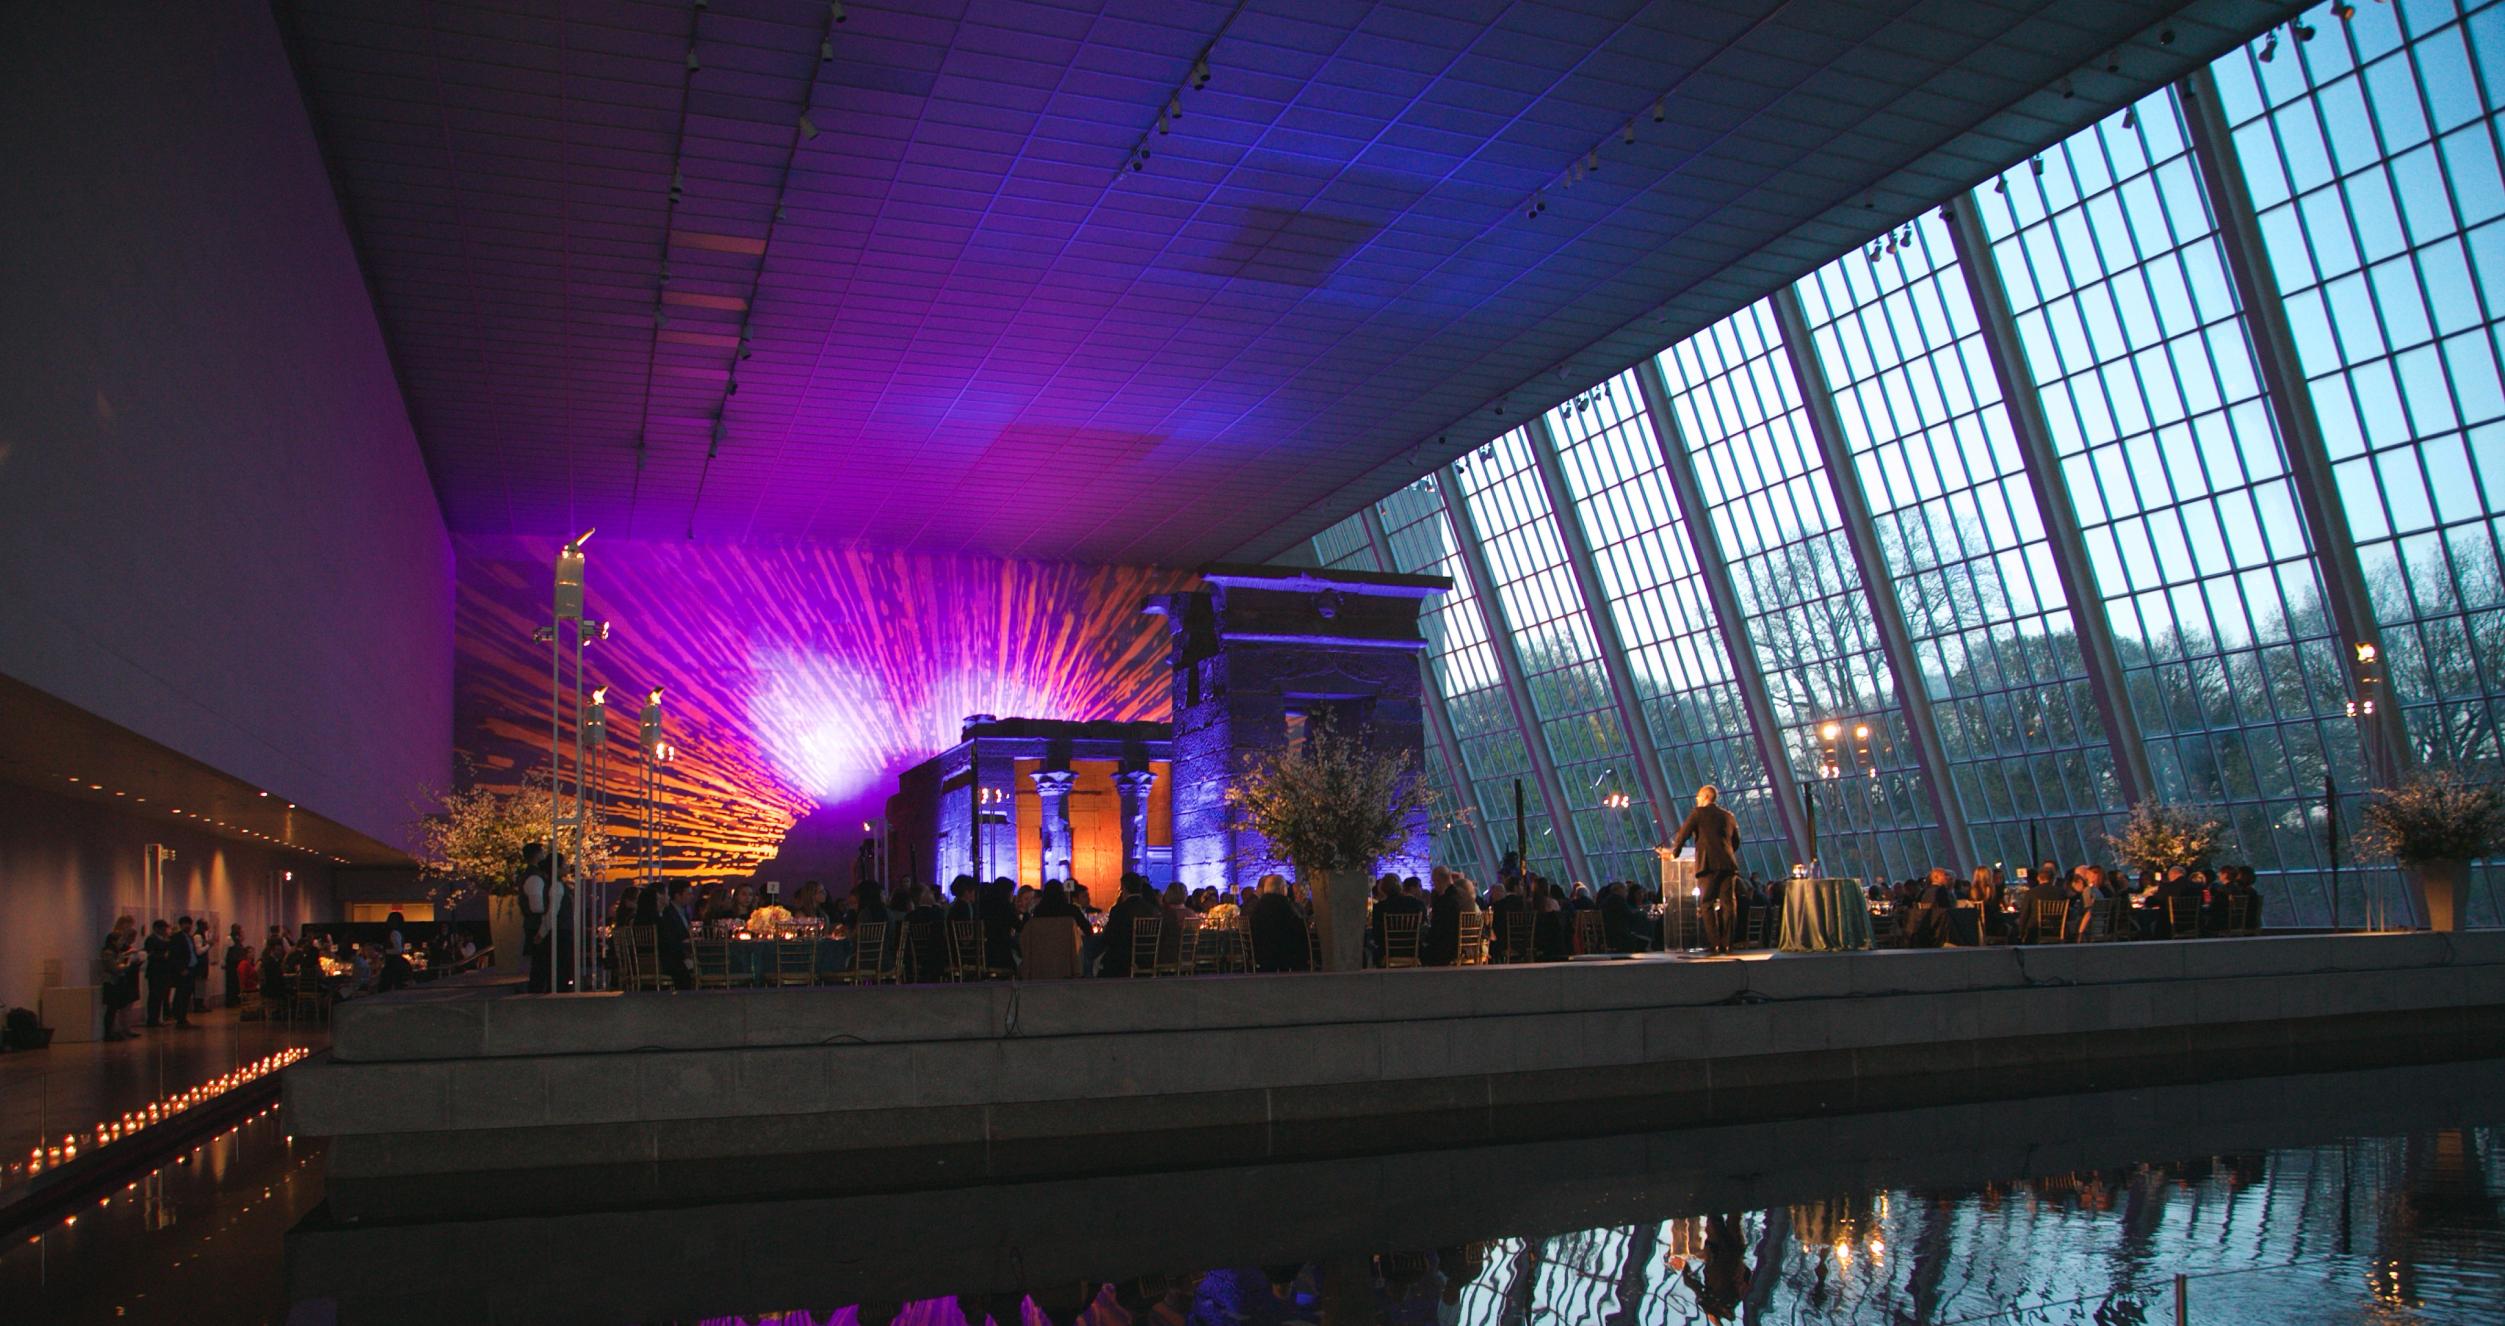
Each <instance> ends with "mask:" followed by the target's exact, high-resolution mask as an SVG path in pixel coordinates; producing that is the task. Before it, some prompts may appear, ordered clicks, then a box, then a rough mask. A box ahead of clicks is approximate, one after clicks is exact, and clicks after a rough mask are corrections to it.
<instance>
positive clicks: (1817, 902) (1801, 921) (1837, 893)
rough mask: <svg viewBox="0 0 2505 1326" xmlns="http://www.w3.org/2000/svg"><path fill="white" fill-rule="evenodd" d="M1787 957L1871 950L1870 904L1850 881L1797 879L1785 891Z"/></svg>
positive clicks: (1783, 941) (1784, 940)
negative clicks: (1800, 954)
mask: <svg viewBox="0 0 2505 1326" xmlns="http://www.w3.org/2000/svg"><path fill="white" fill-rule="evenodd" d="M1780 947H1781V948H1782V950H1783V951H1784V952H1786V953H1833V952H1839V951H1841V950H1844V949H1856V948H1868V947H1870V903H1869V901H1868V900H1866V899H1864V898H1863V897H1862V896H1861V886H1860V885H1859V884H1857V883H1855V882H1854V881H1852V880H1849V879H1796V880H1793V881H1792V882H1791V883H1789V884H1787V885H1785V886H1784V889H1783V939H1782V944H1781V946H1780Z"/></svg>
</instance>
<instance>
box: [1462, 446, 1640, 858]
mask: <svg viewBox="0 0 2505 1326" xmlns="http://www.w3.org/2000/svg"><path fill="white" fill-rule="evenodd" d="M1453 472H1454V473H1455V474H1456V475H1457V476H1458V477H1459V478H1460V480H1461V494H1462V497H1463V499H1464V501H1465V503H1466V506H1465V507H1464V510H1466V511H1467V512H1468V513H1469V518H1470V526H1471V528H1472V529H1474V530H1476V531H1477V533H1478V537H1479V546H1480V548H1481V549H1482V550H1483V551H1485V553H1486V554H1487V565H1488V571H1489V573H1490V574H1491V575H1493V576H1494V578H1495V581H1496V600H1495V601H1496V604H1497V608H1498V611H1499V613H1500V616H1501V620H1502V621H1503V622H1504V624H1505V629H1506V631H1507V632H1508V633H1509V634H1510V635H1511V637H1512V639H1513V644H1514V649H1515V651H1516V653H1517V655H1518V656H1519V657H1520V658H1521V660H1522V680H1523V686H1524V689H1525V690H1527V691H1528V692H1529V694H1530V697H1531V708H1532V710H1533V712H1535V713H1537V714H1538V715H1539V722H1540V730H1541V732H1542V734H1543V735H1544V737H1545V739H1546V740H1547V742H1548V753H1549V758H1551V759H1552V760H1554V761H1555V762H1556V765H1557V781H1558V783H1559V784H1560V791H1562V792H1563V793H1564V795H1565V800H1566V804H1567V805H1568V806H1570V807H1572V813H1573V815H1574V819H1575V827H1576V832H1577V834H1578V836H1579V840H1580V841H1581V843H1582V844H1583V854H1584V858H1585V860H1586V862H1587V863H1588V864H1589V865H1590V867H1591V869H1592V870H1593V871H1594V872H1595V873H1596V874H1598V875H1600V876H1601V878H1603V879H1627V878H1636V879H1640V878H1643V877H1644V875H1645V874H1646V873H1647V867H1648V866H1649V865H1650V857H1651V846H1652V841H1653V832H1652V806H1651V803H1650V802H1649V801H1648V800H1647V799H1646V798H1645V796H1644V784H1643V782H1642V775H1640V774H1638V773H1637V772H1636V770H1635V767H1634V764H1633V760H1634V758H1635V757H1634V753H1633V752H1632V751H1630V750H1629V749H1628V748H1627V741H1626V731H1625V728H1624V726H1623V725H1622V724H1621V723H1620V722H1619V719H1618V711H1617V708H1616V702H1615V701H1614V700H1613V699H1612V698H1611V695H1610V688H1609V677H1608V673H1607V671H1606V669H1605V668H1604V667H1603V666H1602V663H1601V659H1600V645H1599V642H1598V641H1597V640H1596V639H1595V638H1594V636H1593V634H1592V622H1591V618H1590V617H1589V616H1587V615H1586V614H1585V611H1584V605H1583V594H1582V591H1581V589H1580V588H1579V587H1578V586H1577V585H1576V583H1575V579H1574V572H1573V570H1572V569H1571V568H1570V567H1568V566H1567V564H1566V552H1565V547H1564V545H1563V544H1562V543H1560V542H1559V541H1558V538H1557V524H1556V521H1557V512H1556V508H1555V507H1554V506H1553V505H1552V504H1551V503H1550V501H1549V499H1548V490H1547V488H1546V487H1545V486H1544V485H1543V484H1542V483H1541V482H1540V475H1539V469H1538V466H1537V464H1536V463H1535V461H1534V460H1533V458H1532V455H1531V441H1530V434H1529V433H1528V432H1527V431H1525V430H1523V429H1519V428H1517V429H1515V430H1514V431H1512V432H1510V433H1507V434H1505V435H1504V436H1503V437H1500V438H1498V439H1496V440H1495V441H1494V442H1491V443H1489V444H1488V445H1486V446H1484V447H1482V448H1480V449H1479V451H1478V452H1477V454H1475V455H1472V456H1470V457H1467V458H1465V459H1463V460H1458V461H1455V462H1454V463H1453ZM1613 797H1624V798H1625V799H1626V800H1627V803H1628V804H1627V805H1626V806H1624V807H1623V808H1621V807H1614V806H1611V805H1609V804H1607V803H1608V802H1609V801H1610V800H1611V799H1612V798H1613Z"/></svg>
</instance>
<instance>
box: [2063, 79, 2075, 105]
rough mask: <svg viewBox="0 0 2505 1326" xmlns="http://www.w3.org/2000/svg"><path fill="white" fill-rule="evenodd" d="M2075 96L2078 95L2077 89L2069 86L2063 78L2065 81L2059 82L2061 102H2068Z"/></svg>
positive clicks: (2067, 81)
mask: <svg viewBox="0 0 2505 1326" xmlns="http://www.w3.org/2000/svg"><path fill="white" fill-rule="evenodd" d="M2077 95H2079V89H2077V88H2075V87H2072V86H2071V85H2070V80H2069V79H2067V78H2065V79H2063V80H2061V99H2062V100H2064V101H2068V100H2070V99H2071V98H2072V97H2075V96H2077Z"/></svg>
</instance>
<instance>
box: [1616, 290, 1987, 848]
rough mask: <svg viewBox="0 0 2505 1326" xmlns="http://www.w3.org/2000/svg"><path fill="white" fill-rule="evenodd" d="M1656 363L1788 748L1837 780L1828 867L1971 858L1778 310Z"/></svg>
mask: <svg viewBox="0 0 2505 1326" xmlns="http://www.w3.org/2000/svg"><path fill="white" fill-rule="evenodd" d="M1660 362H1661V369H1662V373H1663V375H1664V376H1665V377H1667V378H1668V379H1669V383H1670V391H1671V399H1672V409H1673V410H1674V411H1675V413H1676V417H1677V422H1678V428H1679V432H1680V433H1681V434H1682V436H1683V438H1684V440H1685V442H1686V444H1687V447H1688V449H1689V453H1690V455H1691V457H1692V458H1693V460H1694V463H1695V466H1696V479H1697V486H1698V489H1699V491H1700V494H1701V495H1702V496H1703V498H1704V502H1705V511H1704V521H1705V527H1706V530H1707V532H1708V533H1710V534H1711V535H1712V537H1713V538H1714V540H1715V541H1716V546H1717V547H1718V548H1719V549H1720V550H1721V553H1722V556H1723V558H1724V559H1725V560H1726V561H1727V562H1728V563H1729V564H1730V567H1731V580H1732V588H1733V589H1734V590H1735V591H1736V592H1737V594H1738V598H1739V606H1740V614H1741V616H1743V617H1744V618H1746V619H1747V622H1748V631H1749V638H1750V643H1751V644H1752V646H1753V647H1754V649H1755V651H1756V656H1757V666H1758V668H1759V670H1760V671H1762V672H1763V673H1764V675H1765V679H1766V691H1767V698H1768V699H1769V700H1770V701H1771V702H1772V705H1773V712H1774V721H1775V723H1776V725H1777V726H1778V727H1780V728H1781V729H1782V737H1781V743H1782V748H1783V749H1784V750H1785V751H1787V752H1791V759H1792V764H1793V772H1794V773H1795V774H1796V775H1798V776H1802V777H1812V776H1814V775H1817V774H1820V773H1822V772H1828V771H1829V770H1831V771H1832V773H1833V774H1834V775H1835V776H1831V777H1824V778H1815V780H1814V782H1813V784H1812V786H1813V791H1814V796H1813V800H1815V801H1816V802H1817V814H1818V817H1819V824H1820V827H1821V834H1820V837H1821V842H1820V854H1821V859H1822V860H1824V861H1825V862H1826V864H1827V867H1828V869H1830V870H1839V869H1841V870H1842V873H1846V874H1851V875H1854V876H1859V877H1863V878H1886V879H1901V878H1903V877H1904V876H1906V875H1908V874H1918V873H1920V872H1921V871H1923V870H1925V869H1928V868H1929V866H1930V865H1931V863H1932V862H1934V861H1940V860H1951V859H1954V858H1955V857H1956V856H1959V855H1962V854H1963V849H1962V848H1959V849H1956V850H1955V851H1949V850H1947V847H1946V844H1944V843H1942V842H1941V841H1940V837H1939V834H1938V832H1937V831H1936V829H1935V828H1934V827H1933V816H1932V814H1931V809H1930V804H1929V802H1928V800H1927V799H1926V798H1927V793H1926V790H1925V788H1924V787H1923V778H1922V773H1921V770H1920V768H1919V765H1918V763H1917V761H1916V759H1915V755H1914V748H1913V745H1912V743H1911V742H1910V741H1909V740H1908V739H1907V737H1906V734H1905V729H1904V724H1903V713H1902V711H1901V710H1900V709H1899V708H1898V707H1897V701H1896V687H1897V680H1896V677H1895V675H1894V674H1893V673H1892V672H1890V671H1889V669H1888V664H1887V657H1886V655H1885V654H1884V653H1883V652H1882V650H1881V647H1880V643H1879V628H1878V623H1877V621H1876V620H1875V619H1874V618H1873V617H1872V616H1871V608H1870V597H1869V595H1868V594H1866V593H1864V592H1863V589H1862V583H1861V573H1860V571H1859V570H1858V569H1857V568H1856V567H1855V566H1854V563H1853V557H1852V552H1851V549H1850V548H1849V547H1848V546H1847V545H1846V542H1845V537H1844V526H1843V519H1842V517H1841V516H1840V515H1839V514H1838V512H1837V510H1836V502H1835V493H1834V489H1833V488H1832V486H1831V485H1830V484H1829V483H1828V482H1827V474H1826V466H1825V464H1824V463H1823V462H1821V461H1820V460H1819V458H1818V446H1817V443H1816V442H1815V441H1814V440H1813V439H1812V437H1811V436H1810V432H1809V421H1808V417H1807V414H1806V412H1805V411H1804V410H1803V409H1802V407H1801V395H1800V386H1799V384H1798V383H1797V382H1796V381H1795V380H1794V379H1793V376H1792V369H1791V365H1790V363H1789V362H1788V360H1787V359H1786V358H1785V355H1784V348H1783V338H1782V332H1781V331H1780V329H1778V328H1777V326H1776V324H1775V316H1774V311H1773V308H1772V306H1771V305H1769V304H1768V303H1766V302H1765V301H1762V300H1761V301H1759V302H1758V303H1756V304H1752V305H1750V306H1749V307H1747V308H1744V309H1742V310H1740V311H1739V312H1737V313H1735V314H1732V315H1731V316H1730V317H1728V318H1725V319H1723V320H1722V321H1721V322H1719V323H1716V324H1714V325H1713V326H1712V327H1709V328H1707V329H1706V330H1704V331H1703V332H1700V333H1698V334H1697V335H1695V336H1692V337H1689V338H1688V339H1687V340H1685V341H1682V342H1680V343H1679V344H1677V345H1674V346H1672V347H1671V348H1670V349H1669V350H1668V351H1667V352H1665V353H1664V354H1663V355H1662V356H1661V361H1660ZM1829 723H1834V724H1837V725H1839V726H1840V727H1841V728H1842V729H1843V737H1842V739H1841V741H1840V742H1838V743H1835V744H1836V745H1837V746H1838V747H1839V749H1838V750H1837V752H1836V758H1835V760H1834V762H1833V763H1832V765H1830V764H1829V763H1828V761H1827V758H1826V747H1827V745H1828V743H1826V742H1825V741H1824V740H1823V739H1822V738H1821V736H1820V731H1821V729H1822V728H1823V727H1824V726H1825V725H1826V724H1829ZM1865 731H1866V733H1867V737H1866V738H1859V737H1857V735H1856V734H1858V733H1861V732H1865Z"/></svg>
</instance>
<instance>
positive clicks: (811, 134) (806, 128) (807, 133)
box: [800, 115, 818, 142]
mask: <svg viewBox="0 0 2505 1326" xmlns="http://www.w3.org/2000/svg"><path fill="white" fill-rule="evenodd" d="M817 136H818V126H817V125H816V124H814V123H812V122H811V121H810V119H809V117H808V116H806V115H803V116H801V117H800V137H801V139H802V141H804V142H805V141H807V140H809V139H812V138H815V137H817Z"/></svg>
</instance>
